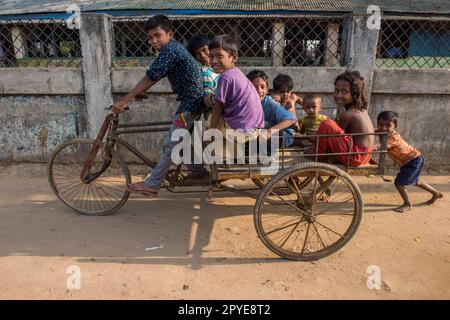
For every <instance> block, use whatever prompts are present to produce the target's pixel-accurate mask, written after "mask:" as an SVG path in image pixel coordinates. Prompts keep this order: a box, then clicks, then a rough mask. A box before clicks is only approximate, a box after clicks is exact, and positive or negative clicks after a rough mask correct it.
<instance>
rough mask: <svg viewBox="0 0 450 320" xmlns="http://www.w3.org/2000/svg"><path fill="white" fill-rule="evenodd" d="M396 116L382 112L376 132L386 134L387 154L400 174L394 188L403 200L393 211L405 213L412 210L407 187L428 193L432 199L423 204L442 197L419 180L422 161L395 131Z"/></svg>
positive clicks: (414, 149)
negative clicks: (413, 187) (417, 188)
mask: <svg viewBox="0 0 450 320" xmlns="http://www.w3.org/2000/svg"><path fill="white" fill-rule="evenodd" d="M397 119H398V115H397V113H395V112H394V111H383V112H381V113H380V114H379V115H378V117H377V123H378V129H377V132H388V133H389V135H388V140H387V153H388V155H389V156H390V157H391V158H392V160H394V162H395V163H396V164H397V165H398V166H399V167H400V172H399V173H398V174H397V177H396V178H395V187H396V188H397V190H398V192H399V193H400V195H401V197H402V199H403V205H401V206H400V207H398V208H395V209H394V210H395V211H397V212H405V211H409V210H411V209H412V204H411V201H410V200H409V196H408V192H407V190H406V186H407V185H415V186H417V187H419V188H421V189H423V190H426V191H428V192H430V193H431V194H432V195H433V197H432V198H431V199H430V200H428V201H427V202H426V203H425V204H433V203H434V202H436V200H437V199H439V198H442V197H443V195H442V193H440V192H439V191H437V190H436V189H434V188H433V187H432V186H430V185H429V184H427V183H425V182H422V181H420V180H419V175H420V172H421V170H422V168H423V163H424V159H423V157H422V155H421V153H420V151H419V150H417V149H416V148H414V147H412V146H410V145H409V144H408V143H406V142H405V140H403V139H402V137H401V136H400V135H399V134H398V132H397V131H396V129H397V122H398V120H397Z"/></svg>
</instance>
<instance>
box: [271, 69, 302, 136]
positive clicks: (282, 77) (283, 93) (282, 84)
mask: <svg viewBox="0 0 450 320" xmlns="http://www.w3.org/2000/svg"><path fill="white" fill-rule="evenodd" d="M273 89H274V90H275V91H276V92H278V93H279V94H280V104H281V105H282V106H283V107H284V108H285V109H286V110H287V111H289V112H290V113H292V114H293V115H294V117H295V119H297V111H296V110H295V105H296V104H299V105H303V99H302V98H301V97H299V96H298V95H296V94H295V93H293V92H292V90H293V89H294V80H293V79H292V77H291V76H289V75H287V74H279V75H277V76H276V77H275V78H274V79H273ZM294 130H295V131H298V130H299V127H298V124H297V123H295V125H294Z"/></svg>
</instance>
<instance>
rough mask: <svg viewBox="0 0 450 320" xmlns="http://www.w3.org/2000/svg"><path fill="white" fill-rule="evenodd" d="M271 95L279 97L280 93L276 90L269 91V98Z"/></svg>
mask: <svg viewBox="0 0 450 320" xmlns="http://www.w3.org/2000/svg"><path fill="white" fill-rule="evenodd" d="M272 95H277V96H279V95H281V93H280V92H279V91H278V90H275V89H269V96H272Z"/></svg>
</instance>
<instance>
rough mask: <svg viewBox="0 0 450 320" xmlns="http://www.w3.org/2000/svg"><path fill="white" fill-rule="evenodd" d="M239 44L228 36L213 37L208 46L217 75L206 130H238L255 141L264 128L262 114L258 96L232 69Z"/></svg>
mask: <svg viewBox="0 0 450 320" xmlns="http://www.w3.org/2000/svg"><path fill="white" fill-rule="evenodd" d="M238 48H239V41H238V40H237V38H236V37H234V36H232V35H221V36H216V37H214V38H213V40H212V41H211V42H210V44H209V52H210V60H211V66H212V68H213V69H214V71H215V72H216V73H220V78H219V83H218V85H217V92H216V95H215V96H214V97H213V96H210V99H211V100H212V101H211V102H213V103H214V107H213V112H212V115H211V118H210V122H209V128H217V129H219V130H223V129H240V130H243V131H244V132H246V133H247V134H248V135H247V136H248V137H249V138H248V139H256V138H257V137H258V131H259V129H260V128H264V114H263V110H262V107H261V101H260V99H259V96H258V92H257V91H256V89H255V87H254V86H253V84H252V83H251V81H250V80H248V78H247V77H246V76H245V75H244V74H243V73H242V71H241V70H239V69H238V68H237V67H236V61H237V59H238Z"/></svg>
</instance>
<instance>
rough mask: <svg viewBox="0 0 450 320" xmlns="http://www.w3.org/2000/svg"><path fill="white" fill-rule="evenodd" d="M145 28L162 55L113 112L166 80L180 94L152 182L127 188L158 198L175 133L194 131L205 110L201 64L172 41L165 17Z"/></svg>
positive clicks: (120, 109)
mask: <svg viewBox="0 0 450 320" xmlns="http://www.w3.org/2000/svg"><path fill="white" fill-rule="evenodd" d="M144 28H145V32H146V33H147V35H148V38H149V42H150V44H151V46H152V47H153V48H154V49H155V50H156V51H157V52H159V54H158V56H157V58H156V59H155V61H154V62H153V63H152V65H151V66H150V68H149V70H148V71H147V74H146V76H144V77H143V78H142V79H141V80H140V81H139V83H138V84H137V85H136V86H135V87H134V89H133V90H131V92H130V93H128V94H127V95H126V96H125V97H124V98H122V99H121V100H119V101H118V102H116V103H115V104H114V107H113V110H114V112H121V111H123V110H124V109H125V108H126V107H127V106H128V104H129V102H130V101H131V100H132V99H134V98H135V97H136V96H137V95H138V94H141V93H143V92H145V91H147V90H148V89H150V88H151V87H152V86H154V85H155V84H156V83H157V82H158V81H159V80H161V79H162V78H164V77H166V76H167V78H168V80H169V82H170V84H171V86H172V90H173V91H174V93H176V94H177V100H178V101H180V105H179V107H178V110H177V111H176V113H175V115H174V117H173V123H172V126H171V128H170V130H169V133H168V135H166V137H165V138H164V143H163V150H162V154H161V156H160V158H159V160H158V163H157V164H156V166H155V167H154V168H153V170H152V174H151V176H150V177H149V178H147V179H146V180H145V181H143V182H139V183H134V184H131V185H129V186H128V190H129V191H130V192H137V193H142V194H145V195H148V196H152V197H156V196H157V195H158V191H159V189H160V188H161V185H162V183H163V181H164V179H165V177H166V176H167V174H168V172H169V169H170V166H171V165H172V159H171V153H172V149H173V148H174V146H175V145H177V144H178V141H171V135H172V132H173V131H174V130H176V129H177V128H184V129H187V130H189V129H190V128H192V127H193V124H194V121H195V120H197V119H198V118H199V117H200V115H201V112H202V110H203V109H204V107H205V106H204V103H203V98H204V93H203V81H202V74H201V68H200V64H199V63H198V62H197V61H196V60H195V59H194V58H193V57H192V55H190V54H189V52H188V51H187V50H186V49H185V48H184V47H183V46H182V45H181V44H180V43H179V42H178V41H176V40H175V39H174V38H173V27H172V23H171V21H170V20H169V19H168V18H167V17H166V16H163V15H157V16H154V17H152V18H150V19H149V20H147V22H146V23H145V26H144Z"/></svg>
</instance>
